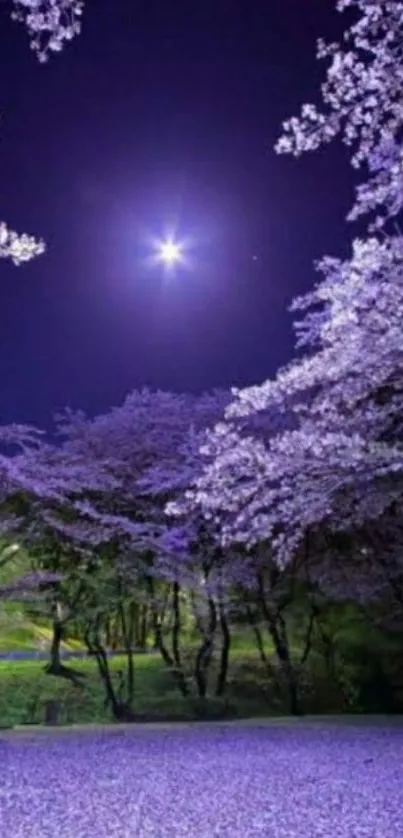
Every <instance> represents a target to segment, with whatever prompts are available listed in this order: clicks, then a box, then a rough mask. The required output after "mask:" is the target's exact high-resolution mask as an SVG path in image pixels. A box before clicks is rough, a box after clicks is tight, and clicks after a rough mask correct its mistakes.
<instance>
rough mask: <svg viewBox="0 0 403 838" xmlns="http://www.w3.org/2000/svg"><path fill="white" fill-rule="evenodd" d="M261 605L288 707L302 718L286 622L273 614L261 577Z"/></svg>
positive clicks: (277, 614) (279, 615)
mask: <svg viewBox="0 0 403 838" xmlns="http://www.w3.org/2000/svg"><path fill="white" fill-rule="evenodd" d="M258 582H259V604H260V606H261V608H262V612H263V615H264V617H265V620H266V624H267V627H268V630H269V632H270V635H271V637H272V638H273V643H274V648H275V650H276V655H277V658H278V661H279V663H280V666H281V670H282V673H283V677H284V680H285V683H286V687H287V693H288V707H289V711H290V713H291V715H292V716H301V715H302V709H301V706H300V702H299V695H298V679H297V675H296V673H295V671H294V667H293V665H292V661H291V656H290V650H289V645H288V640H287V631H286V626H285V622H284V620H283V618H282V616H281V614H279V613H278V612H277V613H273V612H272V610H271V608H270V607H269V606H268V604H267V602H266V598H265V592H264V586H263V580H262V578H261V577H259V580H258Z"/></svg>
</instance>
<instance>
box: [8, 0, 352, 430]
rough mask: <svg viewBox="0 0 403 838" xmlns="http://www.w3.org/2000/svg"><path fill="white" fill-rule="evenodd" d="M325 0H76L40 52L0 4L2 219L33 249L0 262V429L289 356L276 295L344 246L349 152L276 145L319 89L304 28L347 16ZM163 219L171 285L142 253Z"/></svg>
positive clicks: (246, 371)
mask: <svg viewBox="0 0 403 838" xmlns="http://www.w3.org/2000/svg"><path fill="white" fill-rule="evenodd" d="M329 5H330V4H327V3H326V2H324V0H260V2H255V3H251V2H250V0H238V2H237V3H234V2H233V0H203V2H202V3H196V2H189V0H187V2H186V0H181V1H180V0H113V2H111V0H97V2H90V1H89V2H88V4H86V9H85V15H84V20H83V32H82V34H81V35H80V37H78V38H76V39H75V40H74V41H73V42H72V43H71V44H69V45H67V46H66V48H65V50H64V52H63V53H62V54H61V55H58V56H55V57H53V58H52V60H51V61H50V62H49V63H48V64H47V65H45V66H41V65H39V64H38V63H37V61H36V59H35V57H34V55H33V53H32V52H31V51H30V50H29V46H28V38H27V34H26V31H25V30H24V29H23V27H21V26H17V25H15V24H12V23H11V22H10V21H9V19H8V16H7V11H6V10H4V9H2V10H1V16H2V17H1V30H0V31H1V36H0V68H1V77H2V79H3V83H2V86H1V98H0V112H1V114H2V121H1V152H2V153H1V157H0V166H1V187H2V188H1V192H2V201H1V205H2V206H1V218H2V219H4V220H5V221H7V223H9V224H10V226H11V227H13V228H15V229H17V230H18V231H21V232H22V231H26V232H29V233H32V234H36V235H39V236H42V237H43V238H45V239H46V241H47V244H48V252H47V254H46V255H45V256H43V257H40V258H39V259H37V260H35V261H34V262H32V263H30V264H28V265H26V266H22V267H20V268H15V267H13V266H12V265H11V263H8V262H7V261H5V260H2V261H1V262H0V274H1V277H0V307H1V311H2V328H1V332H0V342H1V353H0V364H1V368H0V374H1V385H2V386H1V390H0V409H1V421H2V422H3V423H5V422H10V421H27V422H35V423H38V424H40V425H42V426H48V425H49V420H50V417H51V415H52V413H53V412H54V411H55V410H57V409H59V408H62V407H63V406H65V405H70V406H72V407H82V408H83V409H84V410H86V411H88V412H89V413H90V414H94V413H97V412H99V411H104V410H107V409H108V407H109V406H111V405H112V404H116V403H119V402H120V401H121V400H122V399H123V397H124V395H125V394H126V392H127V391H129V390H131V389H133V388H139V387H142V386H146V385H147V386H150V387H159V388H163V389H172V390H178V391H179V390H193V391H199V390H202V389H209V388H212V387H216V386H217V387H225V386H229V385H232V384H233V385H238V386H242V385H246V384H250V383H258V382H260V381H262V380H263V379H264V378H267V377H269V376H271V375H273V374H274V373H275V371H276V369H277V367H278V366H279V365H283V364H285V363H286V362H287V361H288V360H289V358H290V357H291V354H292V352H293V335H292V330H291V322H292V321H291V316H290V315H288V314H287V312H286V307H287V305H288V303H289V302H290V301H291V299H292V297H293V296H294V295H295V294H297V293H300V292H302V291H305V290H307V289H308V288H309V287H310V286H311V285H312V284H313V282H314V281H315V274H314V271H313V267H312V262H313V260H314V259H316V258H318V257H320V256H322V255H323V254H325V253H331V254H334V255H344V254H346V252H347V251H346V248H347V246H348V231H347V230H346V222H345V216H346V213H347V212H348V210H349V209H350V205H351V203H352V184H353V175H352V173H351V172H350V170H349V166H348V157H347V153H346V151H345V150H343V149H342V148H341V147H331V148H329V149H327V150H324V151H321V152H317V153H316V154H315V155H306V156H304V157H302V158H301V159H300V160H297V161H295V160H293V159H291V158H289V157H278V156H277V155H276V154H275V152H274V150H273V145H274V142H275V140H276V139H277V137H278V135H279V133H280V132H281V122H282V120H283V119H286V118H287V117H289V116H292V115H294V114H297V113H298V111H299V106H300V104H302V102H304V101H311V100H316V98H317V89H318V84H319V83H320V81H321V79H322V75H323V68H322V67H321V65H320V64H319V63H318V62H317V61H316V60H315V42H316V39H317V37H318V36H320V35H323V36H324V37H325V38H327V39H330V40H332V39H334V38H337V37H338V36H339V34H340V27H341V23H342V18H341V16H339V15H337V14H336V12H335V11H333V10H332V9H331V8H330V9H329V8H328V6H329ZM171 222H175V223H177V225H178V235H179V237H180V236H182V235H183V236H192V237H193V239H194V242H195V244H194V249H193V261H194V267H193V270H192V271H186V270H182V269H180V270H178V271H177V273H176V275H175V277H173V278H171V279H170V280H169V281H166V279H164V275H163V271H162V270H161V267H152V268H151V267H149V266H146V265H145V264H144V257H145V256H147V248H148V244H147V234H148V233H151V234H152V235H156V236H159V235H160V234H161V233H162V232H163V230H164V227H165V225H166V224H169V223H171ZM254 256H257V258H256V259H254V258H253V257H254Z"/></svg>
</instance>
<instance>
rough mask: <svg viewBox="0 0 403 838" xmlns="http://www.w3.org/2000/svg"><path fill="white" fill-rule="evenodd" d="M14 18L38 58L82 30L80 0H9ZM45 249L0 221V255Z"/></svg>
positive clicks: (15, 256) (14, 257) (24, 258)
mask: <svg viewBox="0 0 403 838" xmlns="http://www.w3.org/2000/svg"><path fill="white" fill-rule="evenodd" d="M12 4H13V11H12V13H11V17H12V19H13V20H15V21H18V22H19V23H23V24H24V26H25V27H26V29H27V30H28V34H29V36H30V39H31V40H30V46H31V49H33V50H34V52H35V54H36V56H37V58H38V59H39V61H40V62H45V61H47V60H48V58H49V54H50V53H52V52H60V51H61V50H62V49H63V46H64V44H65V42H66V41H71V39H72V38H74V36H75V35H78V34H79V33H80V31H81V15H82V12H83V9H84V2H83V0H12ZM44 252H45V244H44V242H43V241H42V240H41V239H36V238H35V237H34V236H30V235H27V234H26V233H23V234H21V235H19V234H18V233H16V232H14V231H13V230H10V229H9V228H8V226H7V224H5V223H4V222H1V223H0V257H3V258H6V259H11V261H12V262H13V263H14V265H21V264H23V263H24V262H29V261H31V259H35V258H36V257H37V256H41V255H42V253H44Z"/></svg>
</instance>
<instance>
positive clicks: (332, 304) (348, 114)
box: [169, 0, 403, 566]
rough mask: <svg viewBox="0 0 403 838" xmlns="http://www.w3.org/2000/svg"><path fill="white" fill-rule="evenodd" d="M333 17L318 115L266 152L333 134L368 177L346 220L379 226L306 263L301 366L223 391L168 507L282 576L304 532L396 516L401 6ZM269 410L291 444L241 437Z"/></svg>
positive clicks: (360, 8)
mask: <svg viewBox="0 0 403 838" xmlns="http://www.w3.org/2000/svg"><path fill="white" fill-rule="evenodd" d="M336 7H337V9H338V10H339V11H343V10H344V9H345V8H347V7H351V10H355V12H356V13H357V20H356V22H355V23H354V24H353V25H352V26H351V27H350V28H349V29H348V30H347V32H346V34H345V45H343V46H340V45H337V44H332V45H330V46H325V45H324V44H323V43H322V42H320V44H319V50H318V53H319V57H320V58H323V57H330V59H331V67H330V69H329V70H328V73H327V77H326V81H325V83H324V85H323V86H322V95H323V99H324V102H325V105H326V108H327V110H326V113H319V111H317V109H316V107H315V106H312V105H305V106H304V107H303V108H302V116H301V118H300V119H295V118H293V119H291V120H289V121H288V122H286V123H285V125H284V129H285V134H284V136H283V137H282V139H281V140H280V141H279V143H278V144H277V151H278V152H288V153H291V154H294V155H299V154H300V153H302V152H304V151H310V150H315V149H317V148H319V147H320V146H321V145H323V144H324V143H327V142H330V141H331V140H332V139H334V138H335V137H336V136H337V135H338V134H341V136H342V138H343V139H344V142H346V143H347V145H350V146H352V163H353V165H354V166H356V167H358V166H360V167H362V168H365V167H366V169H367V175H368V179H367V182H366V183H365V184H364V185H363V186H361V187H360V188H359V190H358V194H357V200H356V203H355V206H354V208H353V210H352V212H351V213H350V216H349V217H350V218H356V217H358V216H359V215H361V214H363V213H364V212H365V213H367V212H369V213H371V212H372V211H373V210H376V212H377V222H376V223H375V225H374V224H373V218H370V219H369V223H368V237H367V238H362V239H359V240H358V239H357V240H355V241H354V242H353V245H352V255H351V258H350V259H348V260H345V261H342V260H340V259H337V258H332V257H325V258H323V259H322V260H321V261H320V262H319V263H318V265H317V269H318V270H319V271H320V272H321V274H322V277H323V278H322V281H321V282H320V283H319V284H318V285H317V287H316V288H315V289H314V290H313V291H312V292H310V293H309V294H306V295H305V296H303V297H300V298H297V299H296V300H294V302H293V304H292V306H291V310H292V311H294V312H295V311H298V312H299V311H302V312H303V313H304V314H303V319H301V320H300V321H299V322H297V323H296V324H295V331H296V335H297V347H298V348H302V349H303V350H304V351H305V355H304V356H303V357H302V358H300V359H297V360H293V361H292V362H291V363H290V364H289V365H288V366H287V367H286V368H284V369H282V370H280V371H279V373H278V374H277V376H276V378H275V379H274V380H268V381H265V382H264V383H263V384H262V385H260V386H253V387H248V388H246V389H244V390H234V391H233V396H234V401H233V403H232V404H231V405H230V406H229V408H228V409H227V411H226V419H225V421H224V422H222V423H220V425H219V426H217V427H216V429H215V430H214V432H212V433H210V434H209V438H208V442H207V444H205V445H204V447H203V449H202V452H201V453H202V455H203V456H204V457H205V461H206V466H205V471H204V474H203V476H202V477H201V478H199V479H198V481H197V482H196V484H195V486H194V488H193V489H190V490H188V491H187V492H186V493H185V494H184V497H183V498H182V499H181V500H179V501H178V500H177V501H176V502H175V503H174V504H171V505H170V507H169V512H170V513H171V514H172V513H173V514H175V515H183V514H186V512H188V511H189V510H190V509H192V508H193V509H195V508H199V509H201V510H202V513H203V514H204V516H205V517H206V518H207V519H208V520H213V521H214V522H215V524H216V525H217V526H219V527H220V531H221V542H222V544H223V545H225V546H226V547H228V546H229V545H231V544H232V545H234V546H236V545H238V544H239V545H246V546H247V548H248V549H250V548H252V547H253V548H254V547H256V546H257V545H259V544H261V543H267V542H269V543H270V546H271V550H272V551H273V555H274V558H275V561H276V562H277V563H278V564H279V565H280V566H284V565H286V564H287V563H289V562H290V561H291V560H292V557H293V556H294V555H295V552H296V551H297V550H298V549H299V548H300V546H301V544H302V543H303V540H304V537H305V533H306V532H307V531H308V530H312V528H313V529H315V528H316V530H318V527H322V528H332V529H333V530H334V531H348V532H351V531H354V530H356V531H358V530H359V531H360V532H361V531H362V529H363V527H365V525H366V523H368V522H369V524H370V522H374V521H377V522H378V523H379V531H381V522H382V521H383V520H384V519H385V520H386V518H387V519H388V520H389V519H390V520H392V522H393V520H394V518H393V516H390V509H391V507H392V506H393V508H397V509H398V510H400V512H401V511H402V500H403V332H402V315H403V237H402V236H401V235H400V233H399V231H398V230H393V231H389V232H386V227H384V231H382V233H381V232H380V230H379V228H380V226H381V225H382V224H383V223H384V221H385V220H386V219H389V220H390V219H391V217H392V216H393V215H395V214H396V213H397V212H398V211H399V210H400V208H401V206H402V200H403V198H402V196H403V189H402V181H401V178H400V160H401V154H402V143H401V129H402V120H403V108H402V94H401V91H402V89H403V87H402V80H403V52H402V49H401V44H402V38H403V3H401V2H387V0H373V2H370V0H339V2H338V3H337V4H336ZM274 408H275V409H277V410H280V411H282V412H283V413H284V415H285V416H292V417H293V420H294V425H293V427H294V430H291V431H288V430H286V431H283V432H279V433H277V434H275V435H273V436H272V437H271V438H270V439H264V438H261V437H260V438H257V436H256V435H255V434H253V433H252V434H246V435H245V433H244V430H242V428H243V429H244V427H245V422H249V421H250V420H251V418H253V417H254V416H256V415H258V414H260V413H261V412H262V411H264V412H266V413H267V412H268V411H270V410H272V409H274ZM400 517H401V516H400V515H398V516H397V520H400ZM371 526H372V524H371ZM395 552H396V551H395ZM378 553H379V550H378Z"/></svg>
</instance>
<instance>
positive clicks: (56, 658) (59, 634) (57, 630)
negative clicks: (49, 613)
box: [48, 617, 63, 674]
mask: <svg viewBox="0 0 403 838" xmlns="http://www.w3.org/2000/svg"><path fill="white" fill-rule="evenodd" d="M52 629H53V634H52V645H51V647H50V661H49V669H48V671H49V672H53V674H56V673H57V672H60V670H61V668H62V660H61V657H60V646H61V642H62V640H63V623H62V621H61V620H59V619H58V618H57V617H55V618H54V620H53V625H52Z"/></svg>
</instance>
